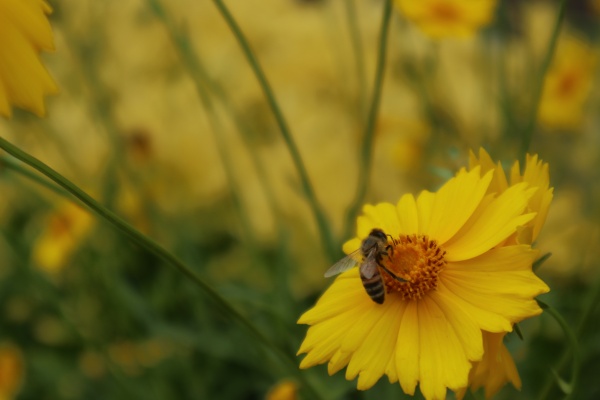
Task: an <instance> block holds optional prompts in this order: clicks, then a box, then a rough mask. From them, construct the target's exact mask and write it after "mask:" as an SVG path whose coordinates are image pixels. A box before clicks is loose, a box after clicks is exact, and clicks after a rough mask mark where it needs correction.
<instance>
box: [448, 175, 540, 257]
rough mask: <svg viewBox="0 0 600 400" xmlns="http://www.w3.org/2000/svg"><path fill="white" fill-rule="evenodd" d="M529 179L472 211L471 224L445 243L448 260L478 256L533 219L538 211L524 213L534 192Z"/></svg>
mask: <svg viewBox="0 0 600 400" xmlns="http://www.w3.org/2000/svg"><path fill="white" fill-rule="evenodd" d="M535 190H536V189H535V188H533V189H527V184H526V183H521V184H517V185H514V186H511V187H510V188H508V189H507V190H505V191H504V193H502V194H500V196H498V197H497V198H496V199H494V201H492V202H490V203H489V204H487V205H486V207H483V208H481V209H479V210H477V212H476V213H474V214H473V217H472V218H473V219H472V220H471V223H470V224H467V225H466V226H465V229H461V230H460V231H459V232H457V234H456V235H455V236H454V237H453V238H452V239H451V240H450V241H449V242H447V243H446V244H445V245H444V249H445V250H446V252H447V254H446V260H447V261H460V260H465V259H467V258H471V257H476V256H478V255H480V254H482V253H484V252H485V251H487V250H489V249H491V248H492V247H494V246H496V245H497V244H498V243H500V242H501V241H503V240H504V239H506V238H507V237H509V236H510V235H511V234H513V233H514V232H515V231H516V229H517V227H518V226H520V225H524V224H526V223H527V222H529V221H531V220H532V219H533V217H534V216H535V214H533V213H532V214H523V211H524V210H525V207H526V206H527V202H528V201H529V198H530V197H531V195H532V194H533V193H534V192H535Z"/></svg>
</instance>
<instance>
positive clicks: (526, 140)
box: [520, 0, 567, 164]
mask: <svg viewBox="0 0 600 400" xmlns="http://www.w3.org/2000/svg"><path fill="white" fill-rule="evenodd" d="M566 4H567V0H561V2H560V5H559V8H558V13H557V15H556V21H555V22H554V28H553V29H552V35H551V36H550V42H549V43H548V48H547V49H546V54H545V55H544V59H543V60H542V65H541V67H540V71H539V73H538V80H537V82H536V85H535V87H534V92H533V102H532V103H531V110H530V114H529V118H528V120H527V123H526V125H525V128H524V130H523V141H522V142H521V152H520V154H521V160H522V161H523V164H524V163H525V155H526V154H527V151H529V146H530V144H531V138H532V137H533V131H534V130H535V126H536V122H537V115H538V110H539V108H540V100H541V98H542V93H543V90H544V82H545V79H546V73H547V72H548V68H549V67H550V63H551V62H552V58H553V57H554V52H555V50H556V43H557V42H558V35H559V33H560V28H561V26H562V22H563V20H564V18H565V9H566Z"/></svg>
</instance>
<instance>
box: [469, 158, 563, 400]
mask: <svg viewBox="0 0 600 400" xmlns="http://www.w3.org/2000/svg"><path fill="white" fill-rule="evenodd" d="M469 165H470V168H471V169H474V168H481V173H486V172H488V171H493V172H492V174H493V178H492V183H491V184H490V186H489V188H488V193H502V192H504V191H505V190H507V189H508V188H509V187H510V186H509V180H510V185H514V184H517V183H520V182H527V183H528V184H529V185H530V186H531V187H532V189H535V192H534V193H533V195H532V196H531V198H530V199H529V202H528V204H527V210H528V211H530V212H535V213H536V215H535V218H533V219H532V220H531V221H530V222H529V223H527V224H525V225H523V226H520V227H518V228H517V232H515V233H514V234H513V235H512V237H510V238H509V239H507V240H506V241H505V244H517V243H520V244H531V243H533V242H534V241H535V239H536V238H537V236H538V234H539V232H540V230H541V228H542V226H543V225H544V222H545V221H546V216H547V215H548V209H549V207H550V202H551V201H552V196H553V188H551V187H550V177H549V173H548V169H549V168H548V164H547V163H544V162H542V161H541V160H538V156H537V155H529V154H528V155H527V157H526V161H525V170H524V171H523V173H521V172H520V166H519V162H518V161H517V162H515V163H514V164H513V165H512V167H511V169H510V178H507V176H506V174H505V172H504V169H503V168H502V166H501V164H500V163H497V164H495V163H494V162H493V161H492V159H491V157H490V156H489V154H488V153H487V152H486V151H485V150H484V149H482V148H481V149H479V158H477V156H475V154H474V153H473V152H471V154H470V162H469ZM503 338H504V333H490V332H486V331H484V332H483V342H484V348H485V352H484V356H483V359H482V360H481V361H480V362H475V363H473V369H472V370H471V374H470V376H469V386H470V387H471V389H473V390H477V389H478V388H480V387H485V395H486V398H490V397H492V396H494V394H496V393H497V392H498V391H499V390H500V389H501V388H502V387H503V386H504V385H505V384H506V383H507V382H511V383H512V384H513V385H514V386H515V387H516V388H517V389H520V388H521V379H520V378H519V373H518V371H517V369H516V366H515V363H514V361H513V360H512V357H511V355H510V353H509V352H508V349H507V348H506V346H505V345H504V343H503V341H502V339H503ZM462 395H464V391H463V392H462V393H461V395H460V396H459V398H462Z"/></svg>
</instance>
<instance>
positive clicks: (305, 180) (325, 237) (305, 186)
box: [213, 0, 339, 261]
mask: <svg viewBox="0 0 600 400" xmlns="http://www.w3.org/2000/svg"><path fill="white" fill-rule="evenodd" d="M213 3H214V4H215V6H216V7H217V9H218V10H219V12H220V13H221V15H222V16H223V19H224V20H225V22H226V23H227V25H228V26H229V28H230V29H231V31H232V32H233V34H234V36H235V38H236V39H237V41H238V43H239V45H240V47H241V48H242V51H243V53H244V56H245V57H246V59H247V61H248V63H249V64H250V67H251V68H252V71H253V72H254V75H255V76H256V78H257V79H258V83H259V84H260V87H261V88H262V90H263V92H264V94H265V97H266V99H267V102H268V104H269V107H270V108H271V111H272V112H273V115H274V117H275V120H276V121H277V125H278V126H279V130H280V131H281V134H282V136H283V139H284V141H285V143H286V146H287V148H288V151H289V153H290V156H291V157H292V161H293V163H294V166H295V167H296V170H297V171H298V175H299V177H300V181H301V185H302V190H303V192H304V195H305V196H306V199H307V201H308V203H309V206H310V208H311V210H312V212H313V215H314V217H315V220H316V223H317V227H318V228H319V233H320V234H321V239H322V241H323V245H324V246H325V251H326V254H327V256H328V257H329V259H330V260H332V261H333V260H335V259H336V258H338V255H339V250H338V249H337V245H336V243H335V240H334V238H333V234H332V233H331V229H330V227H329V223H328V221H327V218H326V217H325V213H324V212H323V210H322V209H321V206H320V205H319V202H318V201H317V197H316V194H315V192H314V190H313V187H312V184H311V183H310V179H309V177H308V172H307V171H306V167H305V166H304V163H303V161H302V157H301V156H300V152H299V151H298V147H297V146H296V143H295V142H294V139H293V137H292V134H291V132H290V129H289V128H288V125H287V122H286V121H285V118H284V116H283V113H282V112H281V109H280V108H279V104H278V103H277V100H276V99H275V94H274V92H273V90H272V89H271V85H270V84H269V82H268V80H267V77H266V75H265V74H264V72H263V70H262V67H261V66H260V64H259V62H258V59H257V58H256V56H255V55H254V52H253V51H252V48H251V47H250V43H249V42H248V40H247V39H246V36H245V35H244V33H243V32H242V30H241V29H240V27H239V25H238V24H237V22H236V21H235V19H234V18H233V16H232V15H231V13H230V12H229V9H228V8H227V6H225V4H224V3H223V1H222V0H213Z"/></svg>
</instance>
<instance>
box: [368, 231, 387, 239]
mask: <svg viewBox="0 0 600 400" xmlns="http://www.w3.org/2000/svg"><path fill="white" fill-rule="evenodd" d="M369 236H374V237H376V238H377V239H380V240H385V241H387V235H386V234H385V233H384V232H383V231H382V230H381V229H378V228H375V229H373V230H371V233H369Z"/></svg>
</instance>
